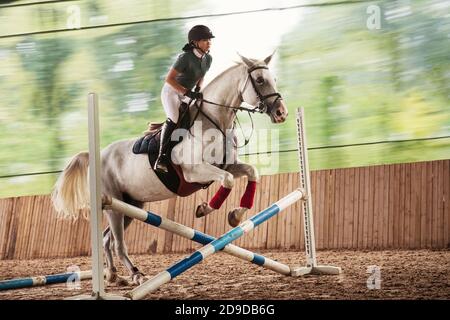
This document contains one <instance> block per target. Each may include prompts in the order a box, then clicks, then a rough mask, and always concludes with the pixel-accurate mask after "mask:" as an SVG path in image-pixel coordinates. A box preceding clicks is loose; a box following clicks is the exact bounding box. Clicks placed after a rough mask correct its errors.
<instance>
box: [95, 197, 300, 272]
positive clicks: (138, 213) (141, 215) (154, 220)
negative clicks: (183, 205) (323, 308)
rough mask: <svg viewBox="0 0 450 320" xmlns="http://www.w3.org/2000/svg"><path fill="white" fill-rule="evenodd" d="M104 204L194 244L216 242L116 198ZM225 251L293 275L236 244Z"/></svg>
mask: <svg viewBox="0 0 450 320" xmlns="http://www.w3.org/2000/svg"><path fill="white" fill-rule="evenodd" d="M102 202H103V206H104V208H105V209H112V210H116V211H118V212H121V213H123V214H125V215H127V216H128V217H130V218H133V219H137V220H140V221H142V222H145V223H147V224H150V225H152V226H155V227H157V228H160V229H163V230H166V231H169V232H172V233H174V234H176V235H179V236H181V237H183V238H186V239H189V240H192V241H194V242H197V243H200V244H203V245H206V244H208V243H210V242H212V241H214V240H216V238H214V237H212V236H210V235H208V234H205V233H203V232H200V231H198V230H195V229H192V228H190V227H187V226H185V225H182V224H179V223H177V222H175V221H172V220H170V219H167V218H164V217H161V216H159V215H157V214H155V213H152V212H149V211H145V210H143V209H139V208H137V207H135V206H132V205H129V204H128V203H125V202H123V201H120V200H117V199H115V198H111V197H108V196H103V199H102ZM223 251H224V252H226V253H228V254H230V255H232V256H235V257H237V258H240V259H242V260H245V261H248V262H251V263H254V264H257V265H259V266H261V267H264V268H266V269H270V270H272V271H275V272H278V273H280V274H283V275H286V276H290V275H291V268H290V267H289V266H288V265H286V264H284V263H280V262H278V261H275V260H272V259H270V258H267V257H264V256H262V255H259V254H256V253H254V252H252V251H249V250H246V249H243V248H241V247H238V246H236V245H234V244H229V245H227V246H225V248H224V249H223Z"/></svg>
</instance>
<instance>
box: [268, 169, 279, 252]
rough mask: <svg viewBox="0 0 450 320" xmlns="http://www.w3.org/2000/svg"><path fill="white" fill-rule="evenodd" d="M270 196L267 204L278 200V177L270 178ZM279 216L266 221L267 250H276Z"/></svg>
mask: <svg viewBox="0 0 450 320" xmlns="http://www.w3.org/2000/svg"><path fill="white" fill-rule="evenodd" d="M270 179H271V182H270V194H269V204H272V203H275V202H276V201H278V200H279V198H280V195H279V190H280V184H279V183H280V177H279V176H278V175H275V176H270ZM279 216H280V215H277V216H275V217H274V218H273V219H269V220H268V221H267V226H268V239H267V247H268V248H269V249H272V248H276V232H277V225H278V222H279V219H278V218H279Z"/></svg>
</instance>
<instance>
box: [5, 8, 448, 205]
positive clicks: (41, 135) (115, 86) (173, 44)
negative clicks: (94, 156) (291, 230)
mask: <svg viewBox="0 0 450 320" xmlns="http://www.w3.org/2000/svg"><path fill="white" fill-rule="evenodd" d="M337 2H338V1H333V0H327V1H326V2H325V1H320V2H319V1H293V0H287V1H275V0H265V1H245V2H242V1H234V0H229V1H223V0H215V1H206V0H205V1H194V0H193V1H182V0H153V1H147V0H127V1H125V0H123V1H108V0H85V1H48V3H42V1H41V3H40V4H33V2H32V1H2V2H1V4H0V96H1V102H0V150H1V151H0V197H7V196H18V195H26V194H45V193H49V192H50V191H51V187H52V185H53V183H54V182H55V179H56V177H57V175H58V172H59V171H60V170H61V169H62V168H63V167H64V165H65V163H66V162H67V160H68V159H69V158H70V157H71V156H73V155H74V154H76V153H77V152H79V151H81V150H86V149H87V145H88V141H87V110H86V106H87V94H88V92H92V91H94V92H97V93H98V94H99V97H100V110H101V111H100V116H101V139H102V140H101V141H102V142H101V143H102V146H106V145H108V144H109V143H111V142H112V141H115V140H119V139H125V138H132V137H138V136H140V134H141V133H142V131H144V130H145V128H146V125H147V122H149V121H162V120H164V118H165V115H164V112H163V109H162V106H161V102H160V98H159V94H160V90H161V88H162V85H163V81H164V77H165V75H166V73H167V71H168V69H169V68H170V66H171V64H172V63H173V62H174V59H175V58H176V56H177V54H178V53H180V51H181V47H182V46H183V44H184V43H185V42H186V34H187V31H188V30H189V28H190V27H191V26H193V25H195V24H206V25H208V26H210V28H211V29H212V30H213V32H214V33H215V35H216V38H215V39H214V42H213V47H212V50H211V54H212V56H213V66H212V68H211V70H210V72H209V73H208V76H207V78H206V81H210V80H211V79H212V78H213V77H214V76H216V75H217V74H219V73H220V72H221V71H223V70H225V69H226V68H227V67H228V66H230V65H231V64H233V61H236V60H237V55H236V52H237V51H238V52H239V53H241V54H243V55H245V56H248V57H252V58H264V57H266V56H268V55H269V54H271V53H272V52H273V50H275V49H276V50H277V51H276V54H275V59H274V61H273V62H272V63H271V64H272V66H271V69H272V71H273V73H274V75H275V76H276V78H277V83H278V90H279V91H280V92H281V93H282V95H283V97H284V99H285V102H286V103H287V105H288V106H289V111H290V115H291V116H290V117H289V119H288V121H287V122H286V123H284V124H282V125H272V124H270V121H269V119H268V118H267V117H265V116H262V115H256V116H255V127H256V128H257V129H258V130H257V131H256V133H255V134H254V135H253V137H252V142H251V143H250V144H249V146H247V147H246V148H243V149H242V150H241V151H240V153H241V154H243V157H242V158H243V160H245V161H249V162H252V163H254V164H256V165H257V166H258V167H259V168H260V169H261V172H262V173H263V174H273V173H277V172H290V171H297V170H298V169H297V153H296V151H295V149H296V147H297V146H296V126H295V109H296V108H297V107H299V106H302V107H304V108H305V110H306V121H307V136H308V146H309V148H310V149H311V150H310V152H309V157H310V167H311V169H313V170H314V169H324V168H338V167H356V166H367V165H375V164H385V163H399V162H413V161H424V160H433V159H446V158H448V157H449V155H450V139H449V136H450V108H449V107H450V104H449V100H450V63H449V62H450V54H449V48H450V19H449V18H450V1H444V0H440V1H438V0H428V1H425V0H423V1H420V0H417V1H408V0H398V1H348V2H345V1H344V2H342V1H339V3H337ZM377 18H379V20H377ZM374 19H375V20H374ZM240 119H241V123H242V124H243V127H244V129H245V130H244V131H245V133H246V134H247V135H248V134H249V133H250V127H251V125H250V122H249V120H248V118H247V116H246V115H245V114H242V115H240ZM272 130H277V131H272ZM270 132H272V134H270V138H267V137H266V136H265V133H270ZM240 138H242V137H240ZM241 140H242V139H241ZM355 144H356V146H355ZM267 151H276V152H274V153H266V152H267ZM248 153H252V154H253V155H250V156H245V154H248ZM254 153H260V154H258V155H255V154H254ZM268 163H270V165H268Z"/></svg>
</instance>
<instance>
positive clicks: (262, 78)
mask: <svg viewBox="0 0 450 320" xmlns="http://www.w3.org/2000/svg"><path fill="white" fill-rule="evenodd" d="M271 58H272V55H270V56H269V57H267V58H265V59H264V60H261V61H259V60H255V59H247V58H245V57H242V56H241V59H242V62H240V63H237V64H236V65H235V66H232V67H230V68H229V69H227V70H225V71H224V72H223V73H221V74H220V75H218V76H217V77H216V78H215V79H214V80H213V81H211V82H210V83H209V85H207V86H206V87H205V88H204V90H203V102H202V104H201V105H200V106H197V105H195V104H193V105H191V106H190V107H189V113H190V116H191V119H194V118H195V119H196V121H200V123H201V130H202V134H203V133H205V132H208V130H209V129H215V130H216V131H219V132H220V134H219V139H217V137H216V139H214V141H211V140H209V141H206V140H207V139H203V138H202V137H203V136H202V135H193V134H191V132H189V134H188V135H187V137H185V138H183V141H182V142H180V143H179V144H177V145H176V146H175V147H174V148H173V150H172V154H171V156H172V161H173V162H176V163H178V164H180V168H181V170H182V174H183V176H184V179H185V181H186V182H188V183H200V184H208V183H210V182H213V181H220V182H221V188H220V189H219V191H218V192H217V194H216V195H215V196H214V197H213V199H211V201H210V202H209V203H206V202H205V203H202V204H200V205H199V206H198V208H197V211H196V215H197V217H201V216H204V215H206V214H209V213H211V212H212V211H214V210H215V209H218V208H219V207H220V205H221V204H222V203H223V201H224V200H225V198H226V196H227V195H228V194H229V191H230V190H231V188H233V183H234V178H238V177H241V176H247V178H248V185H247V189H246V191H245V193H244V195H243V196H242V199H241V203H240V206H239V207H236V209H234V210H232V211H231V212H230V213H229V222H230V224H231V225H233V226H235V225H237V224H238V223H239V221H240V220H241V218H242V217H243V215H244V214H245V212H246V211H247V210H248V209H249V208H251V207H252V205H253V198H254V193H255V186H256V182H257V181H258V179H259V176H258V172H257V170H256V168H255V167H254V166H252V165H249V164H246V163H243V162H241V161H239V160H238V158H237V152H236V148H232V154H231V159H232V162H231V163H230V162H229V161H227V163H225V164H220V163H217V161H214V160H212V159H223V158H224V152H226V151H225V148H224V144H226V142H225V140H224V139H222V137H223V134H224V133H225V132H226V131H227V130H228V129H232V128H233V123H234V120H235V118H236V112H237V111H238V110H239V109H241V110H242V109H244V110H246V109H245V108H242V107H235V106H242V103H243V102H245V103H247V104H248V105H252V106H254V105H256V106H257V107H255V109H253V110H252V111H256V110H257V111H259V112H261V113H263V112H264V113H266V114H267V115H269V116H270V119H271V121H272V122H273V123H282V122H284V121H285V119H286V117H287V115H288V111H287V108H286V106H285V104H284V102H283V100H282V99H281V96H280V94H279V93H277V91H276V84H275V81H274V78H273V76H272V75H271V73H270V72H269V70H268V67H267V66H268V64H269V62H270V60H271ZM199 110H200V111H199ZM135 141H136V139H131V140H122V141H117V142H114V143H112V144H110V145H109V146H107V147H106V148H105V149H103V150H102V152H101V159H102V173H101V182H102V188H103V189H102V190H103V193H104V194H106V195H109V196H111V197H114V198H117V199H120V200H123V201H125V202H127V203H129V204H131V205H134V206H137V207H142V206H143V203H144V202H151V201H158V200H163V199H168V198H172V197H176V196H177V194H175V193H174V192H172V191H170V190H169V189H168V188H167V187H166V186H165V185H164V184H163V183H162V182H161V181H160V180H159V178H158V176H157V175H156V174H155V172H154V171H153V170H152V169H151V168H150V165H149V162H148V157H147V156H146V155H145V154H134V153H132V151H131V150H132V147H133V144H134V143H135ZM192 147H194V148H195V147H200V149H201V150H212V149H214V150H215V152H216V154H215V156H214V157H213V158H212V157H208V156H205V155H201V158H200V161H197V163H192V162H190V161H185V159H184V161H183V154H184V156H185V154H186V152H185V150H186V148H187V149H189V148H192ZM217 153H218V154H217ZM196 156H197V158H198V153H197V154H196ZM228 158H230V155H228ZM88 165H89V156H88V153H87V152H81V153H79V154H77V155H76V156H74V157H73V158H72V159H71V161H70V162H69V164H68V165H67V166H66V168H65V169H64V171H63V172H62V174H61V175H60V176H59V178H58V180H57V182H56V184H55V188H54V191H53V193H52V201H53V204H54V207H55V209H56V211H57V212H58V214H59V215H61V216H63V217H71V218H77V217H78V216H79V212H80V209H81V208H84V207H87V205H88V202H89V188H88ZM106 213H107V219H108V223H109V226H108V227H107V228H106V229H105V230H104V232H103V245H104V251H105V256H106V266H107V272H106V277H107V281H109V282H111V281H117V282H118V283H122V282H125V283H126V280H125V279H124V278H122V277H119V276H118V275H117V269H116V268H115V266H114V261H113V255H112V253H113V251H114V250H115V253H116V255H117V257H118V258H119V259H120V260H121V261H122V263H123V264H124V265H125V267H126V268H127V269H128V271H129V273H130V275H131V279H132V281H133V283H135V284H141V283H142V282H143V281H144V280H145V279H144V275H143V274H142V273H141V272H139V270H138V269H137V268H136V267H135V266H134V265H133V263H132V262H131V261H130V259H129V257H128V254H127V249H126V245H125V242H124V231H125V229H126V228H127V227H128V226H129V225H130V223H131V222H132V219H131V218H128V217H127V216H124V215H123V214H121V213H119V212H115V211H112V210H106Z"/></svg>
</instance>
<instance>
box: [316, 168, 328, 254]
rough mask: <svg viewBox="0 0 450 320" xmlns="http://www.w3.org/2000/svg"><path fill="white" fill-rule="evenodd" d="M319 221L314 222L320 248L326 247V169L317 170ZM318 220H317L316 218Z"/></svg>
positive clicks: (317, 212)
mask: <svg viewBox="0 0 450 320" xmlns="http://www.w3.org/2000/svg"><path fill="white" fill-rule="evenodd" d="M317 178H318V180H317V191H316V192H317V201H318V203H317V205H316V207H317V211H316V217H317V223H315V224H314V226H315V230H316V234H317V238H316V248H317V249H318V250H320V249H322V248H323V247H324V225H325V216H326V214H325V180H326V171H325V170H321V171H317ZM314 222H316V220H314Z"/></svg>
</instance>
